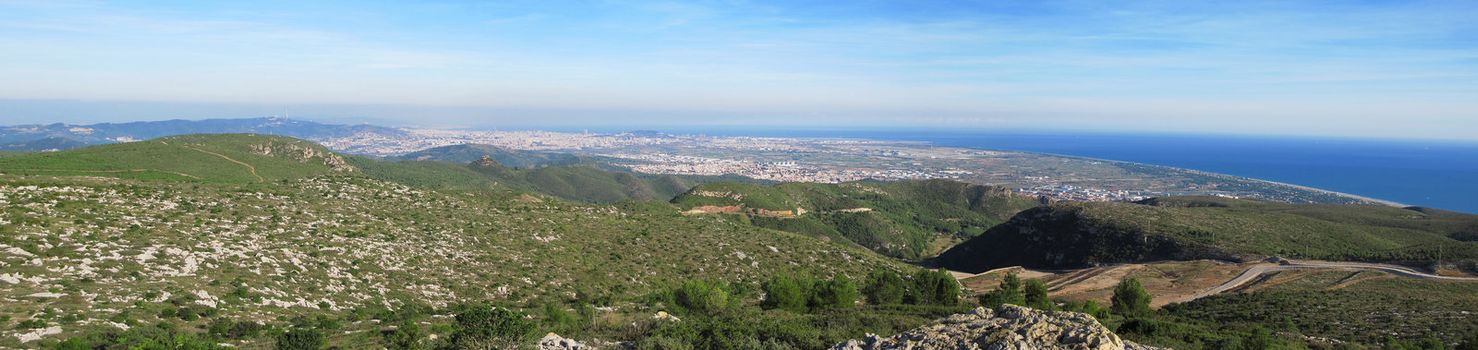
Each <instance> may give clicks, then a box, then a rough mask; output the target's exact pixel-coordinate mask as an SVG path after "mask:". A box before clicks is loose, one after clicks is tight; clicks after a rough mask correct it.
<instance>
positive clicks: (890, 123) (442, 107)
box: [0, 1, 1478, 142]
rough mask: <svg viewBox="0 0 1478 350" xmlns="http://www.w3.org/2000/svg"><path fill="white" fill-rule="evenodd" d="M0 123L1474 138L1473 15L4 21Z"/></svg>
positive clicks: (363, 8)
mask: <svg viewBox="0 0 1478 350" xmlns="http://www.w3.org/2000/svg"><path fill="white" fill-rule="evenodd" d="M0 9H3V11H0V44H3V45H5V46H6V47H7V48H8V51H9V52H10V53H9V54H7V55H5V56H4V57H0V75H3V76H6V77H7V79H5V80H3V81H0V121H3V123H0V124H27V123H48V122H68V123H93V122H121V121H133V120H163V119H176V118H179V119H206V118H240V117H253V116H267V115H291V116H294V117H296V118H299V119H311V120H323V121H363V122H368V123H375V124H394V125H409V126H423V127H463V128H468V127H471V128H491V127H505V128H580V127H589V128H609V127H640V128H645V127H651V126H672V127H679V128H681V127H733V126H746V125H757V126H765V127H776V128H827V127H838V126H843V127H850V128H857V127H865V128H898V127H909V128H925V129H940V130H957V129H965V130H1064V131H1099V132H1144V133H1192V134H1195V133H1212V134H1233V135H1271V136H1313V137H1353V138H1379V139H1429V140H1460V141H1469V142H1471V141H1478V136H1475V135H1478V100H1475V99H1473V98H1472V96H1475V95H1478V40H1475V38H1478V36H1474V35H1471V33H1474V32H1475V30H1478V24H1475V23H1478V21H1471V20H1470V18H1469V17H1471V15H1469V14H1471V13H1474V12H1475V11H1474V10H1478V4H1475V3H1471V2H1460V1H1459V2H1444V1H1435V2H1412V3H1406V2H1402V3H1389V2H1362V1H1354V2H1315V3H1297V4H1293V3H1284V2H1238V3H1234V4H1206V3H1155V2H1133V3H1127V4H1118V5H1113V6H1109V5H1100V4H1097V3H1093V2H1044V3H1007V4H979V3H965V4H961V3H952V2H951V3H944V2H939V3H935V2H921V3H907V4H901V3H900V4H895V3H887V2H868V3H847V4H825V3H784V4H753V3H745V2H713V3H709V2H697V3H693V2H688V3H673V2H620V3H607V2H592V3H548V2H526V3H524V2H512V3H498V4H489V3H475V2H439V3H417V4H401V3H377V4H362V3H348V2H322V3H312V4H302V3H296V2H253V3H177V4H168V5H161V4H120V3H96V2H88V1H66V2H0Z"/></svg>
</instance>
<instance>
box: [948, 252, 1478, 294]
mask: <svg viewBox="0 0 1478 350" xmlns="http://www.w3.org/2000/svg"><path fill="white" fill-rule="evenodd" d="M1117 266H1124V265H1117ZM1113 268H1114V267H1094V268H1087V269H1080V270H1071V271H1061V272H1058V273H1059V274H1061V277H1060V278H1056V279H1055V280H1053V281H1052V282H1050V283H1049V284H1048V286H1049V287H1050V288H1051V290H1052V291H1058V290H1062V289H1064V288H1067V287H1070V286H1072V285H1075V284H1079V283H1083V282H1086V281H1088V280H1090V279H1093V278H1095V277H1098V276H1099V275H1102V274H1103V273H1104V272H1107V271H1108V270H1111V269H1113ZM1012 269H1022V268H1021V267H1020V266H1011V267H1003V268H997V269H993V270H990V271H985V272H981V273H974V274H972V273H964V272H958V271H950V272H951V273H952V274H953V275H954V276H955V278H956V279H959V280H964V279H968V278H972V277H976V276H982V275H988V274H992V273H998V272H1002V271H1006V270H1012ZM1291 270H1365V271H1379V272H1384V273H1388V274H1392V275H1396V276H1401V277H1407V278H1420V279H1427V280H1440V281H1463V282H1478V277H1456V276H1441V275H1434V274H1430V273H1426V272H1422V271H1418V270H1416V269H1413V268H1410V267H1406V266H1400V265H1390V264H1375V263H1362V262H1346V261H1322V260H1288V259H1276V260H1272V261H1268V262H1261V263H1254V264H1251V265H1248V266H1247V269H1246V270H1243V271H1242V272H1241V273H1239V274H1237V276H1236V277H1233V278H1232V279H1230V280H1227V281H1226V282H1222V283H1221V284H1218V285H1215V286H1212V287H1208V288H1205V289H1202V290H1199V291H1196V292H1195V293H1190V294H1185V295H1184V296H1179V297H1173V296H1167V297H1170V298H1171V299H1170V300H1166V301H1167V302H1168V303H1182V302H1187V301H1191V300H1196V299H1200V298H1205V297H1209V296H1213V295H1217V294H1221V293H1226V292H1228V291H1232V290H1236V289H1237V288H1239V287H1242V286H1246V285H1248V284H1250V283H1253V282H1254V281H1257V279H1258V277H1261V276H1263V275H1265V274H1268V273H1271V272H1278V271H1291Z"/></svg>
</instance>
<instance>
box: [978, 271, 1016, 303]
mask: <svg viewBox="0 0 1478 350" xmlns="http://www.w3.org/2000/svg"><path fill="white" fill-rule="evenodd" d="M979 301H980V305H984V306H985V307H990V308H995V307H999V306H1001V305H1005V304H1011V305H1024V304H1026V294H1025V293H1023V292H1022V290H1021V278H1018V277H1016V273H1015V272H1012V273H1008V274H1006V278H1005V279H1002V280H1001V285H1000V286H999V287H996V290H993V291H990V292H988V293H985V294H982V295H980V297H979Z"/></svg>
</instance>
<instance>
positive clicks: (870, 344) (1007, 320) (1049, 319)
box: [833, 305, 1159, 350]
mask: <svg viewBox="0 0 1478 350" xmlns="http://www.w3.org/2000/svg"><path fill="white" fill-rule="evenodd" d="M833 349H835V350H882V349H989V350H1027V349H1044V350H1045V349H1074V350H1124V349H1128V350H1156V349H1159V348H1155V347H1149V346H1144V345H1139V344H1135V343H1133V342H1129V341H1127V340H1123V339H1120V338H1119V336H1118V335H1115V334H1114V333H1113V332H1111V331H1109V330H1108V328H1105V327H1104V326H1103V325H1102V324H1099V323H1098V320H1095V319H1093V317H1092V316H1088V315H1086V314H1082V313H1076V312H1051V311H1040V310H1035V309H1031V308H1025V307H1020V306H1014V305H1005V306H1002V307H1001V308H999V309H995V310H992V309H988V308H983V307H982V308H976V309H975V310H973V311H970V312H967V313H962V314H956V315H952V316H949V317H946V318H942V319H939V320H938V321H935V322H934V323H932V324H928V325H925V326H923V327H919V328H915V329H913V330H910V331H907V332H903V333H901V334H898V335H894V336H891V337H886V338H882V337H878V336H876V335H872V334H869V335H867V337H866V338H863V339H861V340H857V339H854V340H848V341H845V342H842V343H840V344H837V345H836V346H835V347H833Z"/></svg>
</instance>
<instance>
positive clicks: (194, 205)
mask: <svg viewBox="0 0 1478 350" xmlns="http://www.w3.org/2000/svg"><path fill="white" fill-rule="evenodd" d="M309 150H311V151H312V152H308V151H309ZM318 150H321V148H317V147H316V146H314V145H311V144H306V143H304V142H302V141H300V140H294V139H287V138H279V137H269V136H255V135H208V136H182V137H170V138H164V139H158V140H151V141H143V142H135V143H125V144H113V145H104V146H94V147H89V148H83V149H77V150H71V151H63V152H54V153H47V154H27V155H20V156H17V157H16V158H3V159H4V160H5V161H4V162H0V203H3V204H4V206H3V208H4V209H3V211H0V262H3V264H4V265H3V266H4V267H3V268H0V298H4V299H5V300H8V301H7V302H6V303H5V304H6V306H5V307H4V308H3V309H0V329H3V330H0V333H3V336H0V347H37V346H47V344H56V341H57V340H58V339H62V338H72V339H74V340H72V341H74V342H76V343H78V344H117V343H127V342H130V341H135V342H137V341H144V340H147V341H153V342H165V343H167V344H173V343H170V342H179V341H185V340H188V339H211V341H210V342H206V343H209V344H214V343H216V342H225V343H230V344H233V345H237V346H247V347H251V348H261V347H263V345H264V344H263V342H266V344H267V345H270V344H271V342H274V341H276V342H278V343H279V344H282V342H285V341H286V342H294V341H299V340H303V339H299V338H298V335H294V334H295V333H294V332H298V331H300V330H301V331H307V330H313V332H316V333H314V334H316V336H317V337H320V338H321V339H319V340H320V341H323V342H326V343H329V344H335V345H338V346H342V347H346V348H360V347H366V346H370V347H374V346H386V345H385V344H392V342H393V341H394V340H393V339H392V338H391V337H392V335H386V334H383V333H382V331H383V329H382V328H380V327H378V326H374V324H372V323H363V322H364V321H367V320H370V319H374V320H377V321H376V322H380V321H384V322H390V321H397V322H398V321H399V320H405V319H412V320H420V321H422V322H426V323H423V324H429V325H431V328H428V329H425V330H424V331H423V332H424V333H419V335H417V336H416V337H417V338H414V339H420V341H428V342H429V340H427V335H430V334H438V335H441V336H443V337H446V336H448V335H452V334H457V329H456V328H455V327H458V326H455V325H456V324H457V323H455V322H452V319H450V318H434V317H432V316H435V315H442V316H447V315H457V317H459V319H458V320H457V321H461V319H460V318H461V317H462V316H465V315H469V313H468V312H471V311H467V310H476V308H477V307H478V306H477V305H488V304H497V305H500V306H501V307H500V308H498V309H497V310H517V312H518V313H519V314H528V315H533V316H530V318H529V319H532V320H535V321H536V322H539V323H538V324H537V327H538V329H549V330H556V329H557V330H561V331H562V332H576V330H582V331H588V332H594V334H601V335H605V336H622V337H628V338H625V339H637V338H641V337H647V336H654V335H658V334H659V333H654V332H659V331H660V332H668V333H660V334H661V335H662V336H663V337H666V338H674V337H679V336H682V335H681V334H682V333H670V332H680V331H682V329H671V330H669V329H667V328H670V327H658V326H660V325H661V322H663V321H662V319H654V318H653V316H652V315H653V314H654V313H658V312H659V311H660V312H662V313H664V314H665V313H667V312H671V313H674V314H677V315H681V316H682V317H684V318H691V317H698V316H689V315H690V314H691V315H698V314H697V313H696V311H683V310H687V309H688V308H691V307H692V306H690V307H687V308H685V307H684V306H682V305H685V304H684V303H686V304H691V302H689V301H687V300H689V299H691V298H690V297H689V296H687V294H684V293H687V292H683V289H681V288H678V287H680V286H683V285H684V283H689V282H691V281H698V280H701V281H712V282H711V283H715V284H716V285H722V286H723V290H724V292H723V293H726V296H725V297H724V298H726V300H728V299H727V298H730V297H732V298H733V299H732V300H733V301H732V303H734V304H735V305H740V306H742V305H758V303H759V301H758V300H757V298H758V294H756V293H755V292H753V291H754V290H756V289H757V288H758V286H759V284H761V282H762V281H765V280H767V279H770V278H771V277H773V276H777V275H782V274H783V275H798V276H816V277H821V278H827V279H835V280H836V281H848V280H852V281H860V280H862V279H864V277H866V276H867V275H868V274H869V273H872V272H875V271H896V272H903V273H905V276H909V275H912V272H911V271H915V270H916V269H915V268H913V267H910V266H908V265H905V264H902V263H900V262H897V261H895V260H892V259H887V258H884V257H882V256H879V255H876V254H873V253H871V252H869V251H867V250H865V249H861V248H857V247H853V246H850V245H842V244H835V243H832V242H828V241H826V240H820V239H816V238H815V237H810V236H806V235H798V234H794V233H790V232H783V231H776V230H769V229H764V228H757V227H752V226H748V225H740V224H738V223H735V222H733V221H730V220H724V219H721V218H717V217H703V216H699V217H694V216H684V215H680V214H679V213H677V211H676V210H675V209H674V207H673V206H671V205H670V204H666V203H663V202H648V203H626V204H622V205H616V206H613V205H592V204H581V203H574V202H568V201H564V200H561V199H558V198H554V197H548V196H539V195H528V194H522V193H518V192H517V191H512V190H508V189H507V188H506V187H503V185H500V184H496V183H477V182H475V181H474V180H467V179H468V178H467V177H463V175H466V174H476V173H475V172H472V171H471V170H470V169H469V168H468V167H465V166H460V165H453V164H450V163H441V162H382V161H376V160H371V159H365V158H343V157H342V156H338V155H334V154H332V153H313V152H317V151H318ZM305 152H306V153H305ZM304 154H311V156H306V157H305V156H304ZM227 158H229V159H227ZM329 159H340V160H344V161H343V162H342V163H340V162H338V161H327V160H329ZM238 162H239V163H238ZM241 163H244V164H241ZM427 164H443V165H446V166H443V167H424V166H425V165H427ZM247 165H250V166H251V167H253V168H255V169H256V174H258V175H259V176H262V179H257V178H255V177H252V176H250V175H243V174H251V173H250V172H248V171H247V170H246V169H247V168H248V167H247ZM412 168H415V169H419V170H416V171H415V172H413V171H411V170H409V169H412ZM119 169H123V170H130V169H144V171H131V170H130V171H122V172H107V171H109V170H119ZM335 169H352V170H342V171H336V170H335ZM459 169H460V170H459ZM43 170H45V171H43ZM176 172H177V173H181V174H188V175H189V176H185V175H170V174H173V173H176ZM159 174H164V175H159ZM387 174H389V175H387ZM479 176H480V175H479ZM392 178H398V179H400V180H406V179H416V180H418V181H426V182H427V183H428V184H433V185H435V186H425V187H422V186H410V185H406V184H403V183H399V182H396V181H392V180H389V179H392ZM435 179H444V180H445V181H434V180H435ZM407 182H409V181H407ZM459 182H466V183H469V184H473V185H472V186H466V187H461V188H456V187H454V186H444V185H446V184H450V183H459ZM433 188H435V189H433ZM828 283H831V282H828ZM836 283H842V282H836ZM846 283H848V284H847V285H849V286H850V285H851V284H850V283H851V282H846ZM839 288H840V287H839ZM852 288H855V287H852ZM675 289H676V290H677V292H673V291H674V290H675ZM674 293H676V294H674ZM724 303H725V304H727V303H729V301H724ZM469 305H470V306H469ZM848 305H850V304H848ZM740 306H736V307H740ZM469 307H470V308H472V309H468V308H469ZM595 307H599V309H598V310H597V309H595ZM571 308H573V309H574V311H568V310H570V309H571ZM754 308H755V309H756V310H757V309H758V307H757V306H754ZM880 310H881V309H880ZM891 310H893V311H877V312H882V313H880V314H877V315H875V316H866V317H875V318H881V319H889V320H895V319H896V320H897V322H904V323H903V324H902V326H890V325H869V324H865V323H859V324H856V325H855V326H854V328H848V329H849V330H847V331H846V332H843V333H828V334H829V335H826V336H825V338H822V337H820V334H821V333H816V334H817V338H805V339H798V340H796V341H800V342H802V343H804V344H813V345H815V346H818V347H819V346H825V345H828V344H825V343H826V342H827V341H829V340H828V339H833V340H840V339H845V338H848V337H857V336H860V335H861V334H862V333H863V332H865V331H886V330H896V329H897V328H896V327H906V326H908V325H912V324H915V323H922V322H924V321H926V320H927V319H928V318H930V317H937V316H938V315H941V314H940V312H945V313H948V312H950V311H941V310H955V309H929V308H905V309H902V310H899V309H896V308H894V309H891ZM848 312H857V313H872V312H874V311H866V310H861V311H848ZM577 314H578V315H581V316H576V315H577ZM925 315H933V316H925ZM438 317H439V316H438ZM573 317H581V319H585V320H587V321H586V322H587V323H584V324H581V323H579V322H575V323H574V324H573V325H572V324H571V323H570V322H574V321H572V320H575V318H573ZM584 317H589V318H584ZM776 317H782V318H783V319H789V320H790V321H786V322H792V323H795V324H797V325H803V326H804V327H803V328H798V329H801V330H805V329H809V330H806V332H817V331H816V329H818V328H814V327H820V326H817V325H815V324H813V323H811V322H819V321H820V320H822V319H824V317H822V316H808V314H805V313H801V314H794V315H788V316H787V315H778V316H776ZM762 318H763V317H762ZM520 319H521V320H522V319H523V318H520ZM692 322H693V321H689V322H686V323H683V324H684V325H688V326H684V327H692V326H694V325H696V324H695V323H692ZM890 322H892V321H890ZM632 323H639V324H642V325H643V326H642V327H651V328H641V329H629V328H625V327H627V326H626V325H628V324H632ZM724 324H729V323H720V322H718V321H715V323H713V324H712V325H713V326H720V325H724ZM533 327H534V326H532V325H531V326H530V329H533ZM786 327H791V326H786ZM797 327H800V326H797ZM875 327H883V328H875ZM910 327H911V326H910ZM684 329H687V328H684ZM752 331H753V330H751V331H750V332H752ZM140 332H142V333H140ZM530 332H532V331H530ZM520 334H522V333H520ZM530 334H532V333H530ZM577 334H578V333H577ZM751 334H752V333H751ZM303 336H304V337H306V335H303ZM393 336H396V337H409V336H411V335H407V334H406V333H397V334H395V335H393ZM736 336H737V335H736ZM725 337H726V338H725V339H729V338H727V337H728V336H725ZM749 337H751V338H742V339H760V338H754V337H755V336H753V335H751V336H749ZM310 338H311V337H310ZM182 339H184V340H182ZM442 339H446V338H442ZM454 339H455V337H454ZM308 340H312V339H308ZM135 345H138V344H137V343H135ZM156 345H158V344H156ZM140 346H142V345H140ZM146 347H147V346H146ZM170 347H172V348H174V347H184V346H182V345H175V346H170ZM188 348H195V347H188ZM204 348H210V347H204Z"/></svg>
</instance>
